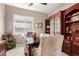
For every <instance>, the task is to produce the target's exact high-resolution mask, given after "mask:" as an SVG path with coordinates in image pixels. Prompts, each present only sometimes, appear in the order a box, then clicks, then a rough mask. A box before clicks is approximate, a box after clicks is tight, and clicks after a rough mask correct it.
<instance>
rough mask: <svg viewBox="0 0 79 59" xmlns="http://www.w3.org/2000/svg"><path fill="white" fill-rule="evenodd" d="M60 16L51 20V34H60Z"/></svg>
mask: <svg viewBox="0 0 79 59" xmlns="http://www.w3.org/2000/svg"><path fill="white" fill-rule="evenodd" d="M60 28H61V26H60V18H59V17H55V18H53V19H52V20H51V21H50V34H54V35H58V34H60Z"/></svg>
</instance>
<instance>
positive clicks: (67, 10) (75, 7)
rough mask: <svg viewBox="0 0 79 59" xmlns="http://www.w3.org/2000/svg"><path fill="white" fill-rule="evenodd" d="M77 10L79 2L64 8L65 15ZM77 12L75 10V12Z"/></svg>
mask: <svg viewBox="0 0 79 59" xmlns="http://www.w3.org/2000/svg"><path fill="white" fill-rule="evenodd" d="M75 10H78V11H79V3H77V4H75V5H73V6H71V7H69V8H67V9H65V10H64V12H63V13H64V16H66V15H68V14H69V13H71V12H73V11H75ZM74 13H75V12H74ZM71 14H72V13H71Z"/></svg>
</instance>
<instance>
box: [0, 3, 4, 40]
mask: <svg viewBox="0 0 79 59" xmlns="http://www.w3.org/2000/svg"><path fill="white" fill-rule="evenodd" d="M4 13H5V5H4V4H0V39H1V36H2V35H3V34H4V16H5V14H4Z"/></svg>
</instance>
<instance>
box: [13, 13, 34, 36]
mask: <svg viewBox="0 0 79 59" xmlns="http://www.w3.org/2000/svg"><path fill="white" fill-rule="evenodd" d="M16 21H23V22H24V23H23V24H19V22H18V23H16ZM27 21H29V22H32V24H26V22H27ZM18 24H19V25H20V26H18ZM26 25H29V26H32V31H26V29H25V28H27V27H29V26H26ZM15 26H16V27H17V28H18V27H20V28H24V31H23V32H16V29H15ZM29 28H31V27H29ZM33 31H34V19H33V17H30V16H23V15H16V14H14V15H13V34H14V35H18V34H25V33H27V32H33Z"/></svg>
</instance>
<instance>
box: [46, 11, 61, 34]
mask: <svg viewBox="0 0 79 59" xmlns="http://www.w3.org/2000/svg"><path fill="white" fill-rule="evenodd" d="M45 33H48V34H54V35H56V34H62V11H60V12H58V13H55V14H51V15H50V16H48V17H47V18H46V20H45Z"/></svg>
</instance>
